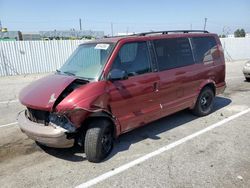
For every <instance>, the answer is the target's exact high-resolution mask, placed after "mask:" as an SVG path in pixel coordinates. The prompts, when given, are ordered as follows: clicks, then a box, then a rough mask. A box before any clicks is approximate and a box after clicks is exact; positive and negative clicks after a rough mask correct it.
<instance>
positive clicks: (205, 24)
mask: <svg viewBox="0 0 250 188" xmlns="http://www.w3.org/2000/svg"><path fill="white" fill-rule="evenodd" d="M206 26H207V18H205V23H204V29H203V30H204V31H205V30H206Z"/></svg>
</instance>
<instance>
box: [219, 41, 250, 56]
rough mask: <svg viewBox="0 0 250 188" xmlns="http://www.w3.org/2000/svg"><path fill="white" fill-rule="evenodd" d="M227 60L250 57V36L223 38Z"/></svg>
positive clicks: (222, 42)
mask: <svg viewBox="0 0 250 188" xmlns="http://www.w3.org/2000/svg"><path fill="white" fill-rule="evenodd" d="M220 40H221V44H222V46H223V48H224V54H225V59H226V60H227V61H234V60H243V59H250V38H221V39H220Z"/></svg>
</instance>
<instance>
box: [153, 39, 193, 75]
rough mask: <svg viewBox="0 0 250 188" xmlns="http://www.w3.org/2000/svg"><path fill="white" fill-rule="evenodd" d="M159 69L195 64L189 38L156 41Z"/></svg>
mask: <svg viewBox="0 0 250 188" xmlns="http://www.w3.org/2000/svg"><path fill="white" fill-rule="evenodd" d="M154 46H155V51H156V57H157V61H158V66H159V70H160V71H162V70H168V69H173V68H177V67H183V66H188V65H192V64H194V58H193V54H192V50H191V47H190V43H189V39H188V38H174V39H162V40H155V41H154Z"/></svg>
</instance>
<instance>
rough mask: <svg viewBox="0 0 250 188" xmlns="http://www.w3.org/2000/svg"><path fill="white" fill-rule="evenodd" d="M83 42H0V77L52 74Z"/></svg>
mask: <svg viewBox="0 0 250 188" xmlns="http://www.w3.org/2000/svg"><path fill="white" fill-rule="evenodd" d="M84 42H85V40H54V41H1V42H0V76H10V75H17V74H31V73H44V72H52V71H55V70H56V69H58V68H59V67H60V66H61V65H62V64H63V63H64V62H65V61H66V59H67V58H68V57H69V55H70V54H71V53H72V52H73V51H74V50H75V48H76V47H77V46H78V45H79V44H81V43H84Z"/></svg>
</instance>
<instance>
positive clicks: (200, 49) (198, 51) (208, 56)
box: [192, 37, 218, 63]
mask: <svg viewBox="0 0 250 188" xmlns="http://www.w3.org/2000/svg"><path fill="white" fill-rule="evenodd" d="M192 46H193V50H194V55H195V59H196V62H197V63H204V62H208V61H213V60H214V59H216V58H218V56H217V55H216V51H217V50H218V49H217V43H216V40H215V38H214V37H193V38H192Z"/></svg>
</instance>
